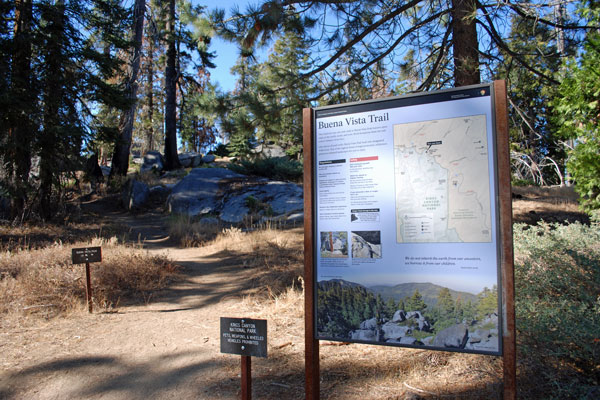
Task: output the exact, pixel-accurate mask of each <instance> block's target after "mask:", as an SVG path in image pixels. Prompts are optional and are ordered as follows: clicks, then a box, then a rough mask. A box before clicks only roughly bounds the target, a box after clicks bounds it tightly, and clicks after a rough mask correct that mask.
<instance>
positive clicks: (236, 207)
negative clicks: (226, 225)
mask: <svg viewBox="0 0 600 400" xmlns="http://www.w3.org/2000/svg"><path fill="white" fill-rule="evenodd" d="M250 196H252V198H254V199H255V200H256V202H257V203H260V204H263V205H265V206H266V207H267V208H268V211H269V212H270V213H272V216H280V215H288V214H292V213H294V212H297V211H301V210H303V208H304V200H303V198H304V197H303V191H302V188H301V187H300V186H299V185H297V184H295V183H289V182H278V181H272V182H270V181H267V180H265V179H262V180H259V181H257V182H256V184H253V185H252V186H248V188H247V189H244V188H242V189H240V190H238V191H235V192H228V193H227V195H226V197H225V198H224V199H223V210H222V212H221V216H220V217H221V220H223V221H225V222H230V223H238V222H241V221H243V220H244V218H245V217H246V215H248V213H249V212H250V211H251V210H250V209H248V207H247V206H246V202H247V200H246V199H247V198H248V197H250ZM266 212H267V210H263V213H266ZM302 217H303V215H302ZM301 219H303V218H301ZM338 245H339V244H338ZM335 249H341V248H336V246H335V244H334V250H335Z"/></svg>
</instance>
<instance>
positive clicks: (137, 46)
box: [110, 0, 146, 176]
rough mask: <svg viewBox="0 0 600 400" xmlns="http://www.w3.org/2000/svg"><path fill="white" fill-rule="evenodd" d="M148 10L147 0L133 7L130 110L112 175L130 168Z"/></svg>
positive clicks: (123, 118) (122, 121) (123, 116)
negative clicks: (139, 74)
mask: <svg viewBox="0 0 600 400" xmlns="http://www.w3.org/2000/svg"><path fill="white" fill-rule="evenodd" d="M145 11H146V1H145V0H135V4H134V8H133V38H134V39H133V40H134V43H133V58H132V60H131V74H130V76H129V79H128V81H127V92H128V93H127V97H128V99H129V101H130V102H131V105H130V107H129V109H128V110H126V111H124V112H123V114H121V118H120V120H119V133H120V135H119V138H118V140H117V143H116V144H115V151H114V153H113V158H112V169H111V171H110V175H111V176H115V175H121V176H125V175H127V170H128V169H129V152H130V150H131V140H132V136H133V123H134V121H135V112H136V110H137V89H138V82H137V79H138V73H139V70H140V61H141V53H142V37H143V34H144V13H145Z"/></svg>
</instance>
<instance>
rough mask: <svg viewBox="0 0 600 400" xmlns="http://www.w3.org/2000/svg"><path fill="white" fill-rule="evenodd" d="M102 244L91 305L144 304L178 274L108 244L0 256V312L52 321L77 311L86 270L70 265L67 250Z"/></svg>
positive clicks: (160, 260)
mask: <svg viewBox="0 0 600 400" xmlns="http://www.w3.org/2000/svg"><path fill="white" fill-rule="evenodd" d="M86 246H101V247H102V253H103V254H102V257H103V260H102V263H100V264H91V276H92V289H93V294H94V302H95V304H96V307H100V308H103V309H111V308H113V307H115V306H118V305H119V304H120V303H123V302H131V301H135V302H143V301H146V300H148V298H149V296H150V294H151V293H152V292H153V291H155V290H158V289H161V288H163V287H165V286H166V285H167V284H168V282H169V281H170V280H172V279H174V278H176V276H177V270H178V267H177V266H175V265H173V264H172V263H171V262H170V261H169V260H168V259H167V258H165V257H157V256H150V255H148V254H145V253H144V252H143V251H142V250H139V249H134V248H132V247H126V246H123V245H119V244H117V240H116V239H115V238H113V239H111V240H104V239H95V240H92V241H91V243H90V242H85V243H77V244H74V245H73V246H65V245H63V244H61V243H55V244H54V245H52V246H48V247H45V248H42V249H37V250H29V251H26V250H23V251H13V252H10V251H5V252H3V253H1V254H0V314H17V315H18V314H35V315H38V316H43V317H53V316H56V315H59V314H64V313H68V312H70V311H73V310H79V309H81V308H82V305H83V304H84V302H85V268H84V266H83V265H73V264H72V262H71V249H72V247H86Z"/></svg>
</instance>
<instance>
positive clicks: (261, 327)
mask: <svg viewBox="0 0 600 400" xmlns="http://www.w3.org/2000/svg"><path fill="white" fill-rule="evenodd" d="M221 353H228V354H238V355H241V356H252V357H266V356H267V321H266V320H264V319H249V318H224V317H221Z"/></svg>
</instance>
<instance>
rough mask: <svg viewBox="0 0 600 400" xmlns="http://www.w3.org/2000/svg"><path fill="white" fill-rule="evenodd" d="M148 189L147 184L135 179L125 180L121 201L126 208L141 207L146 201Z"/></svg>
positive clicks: (134, 208)
mask: <svg viewBox="0 0 600 400" xmlns="http://www.w3.org/2000/svg"><path fill="white" fill-rule="evenodd" d="M149 195H150V190H149V189H148V185H146V184H145V183H143V182H140V181H137V180H135V179H130V180H128V181H127V183H126V184H125V186H123V191H122V192H121V203H122V204H123V207H125V208H126V209H127V210H130V211H131V210H136V209H140V208H142V207H143V206H144V205H145V204H146V202H147V201H148V197H149Z"/></svg>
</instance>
